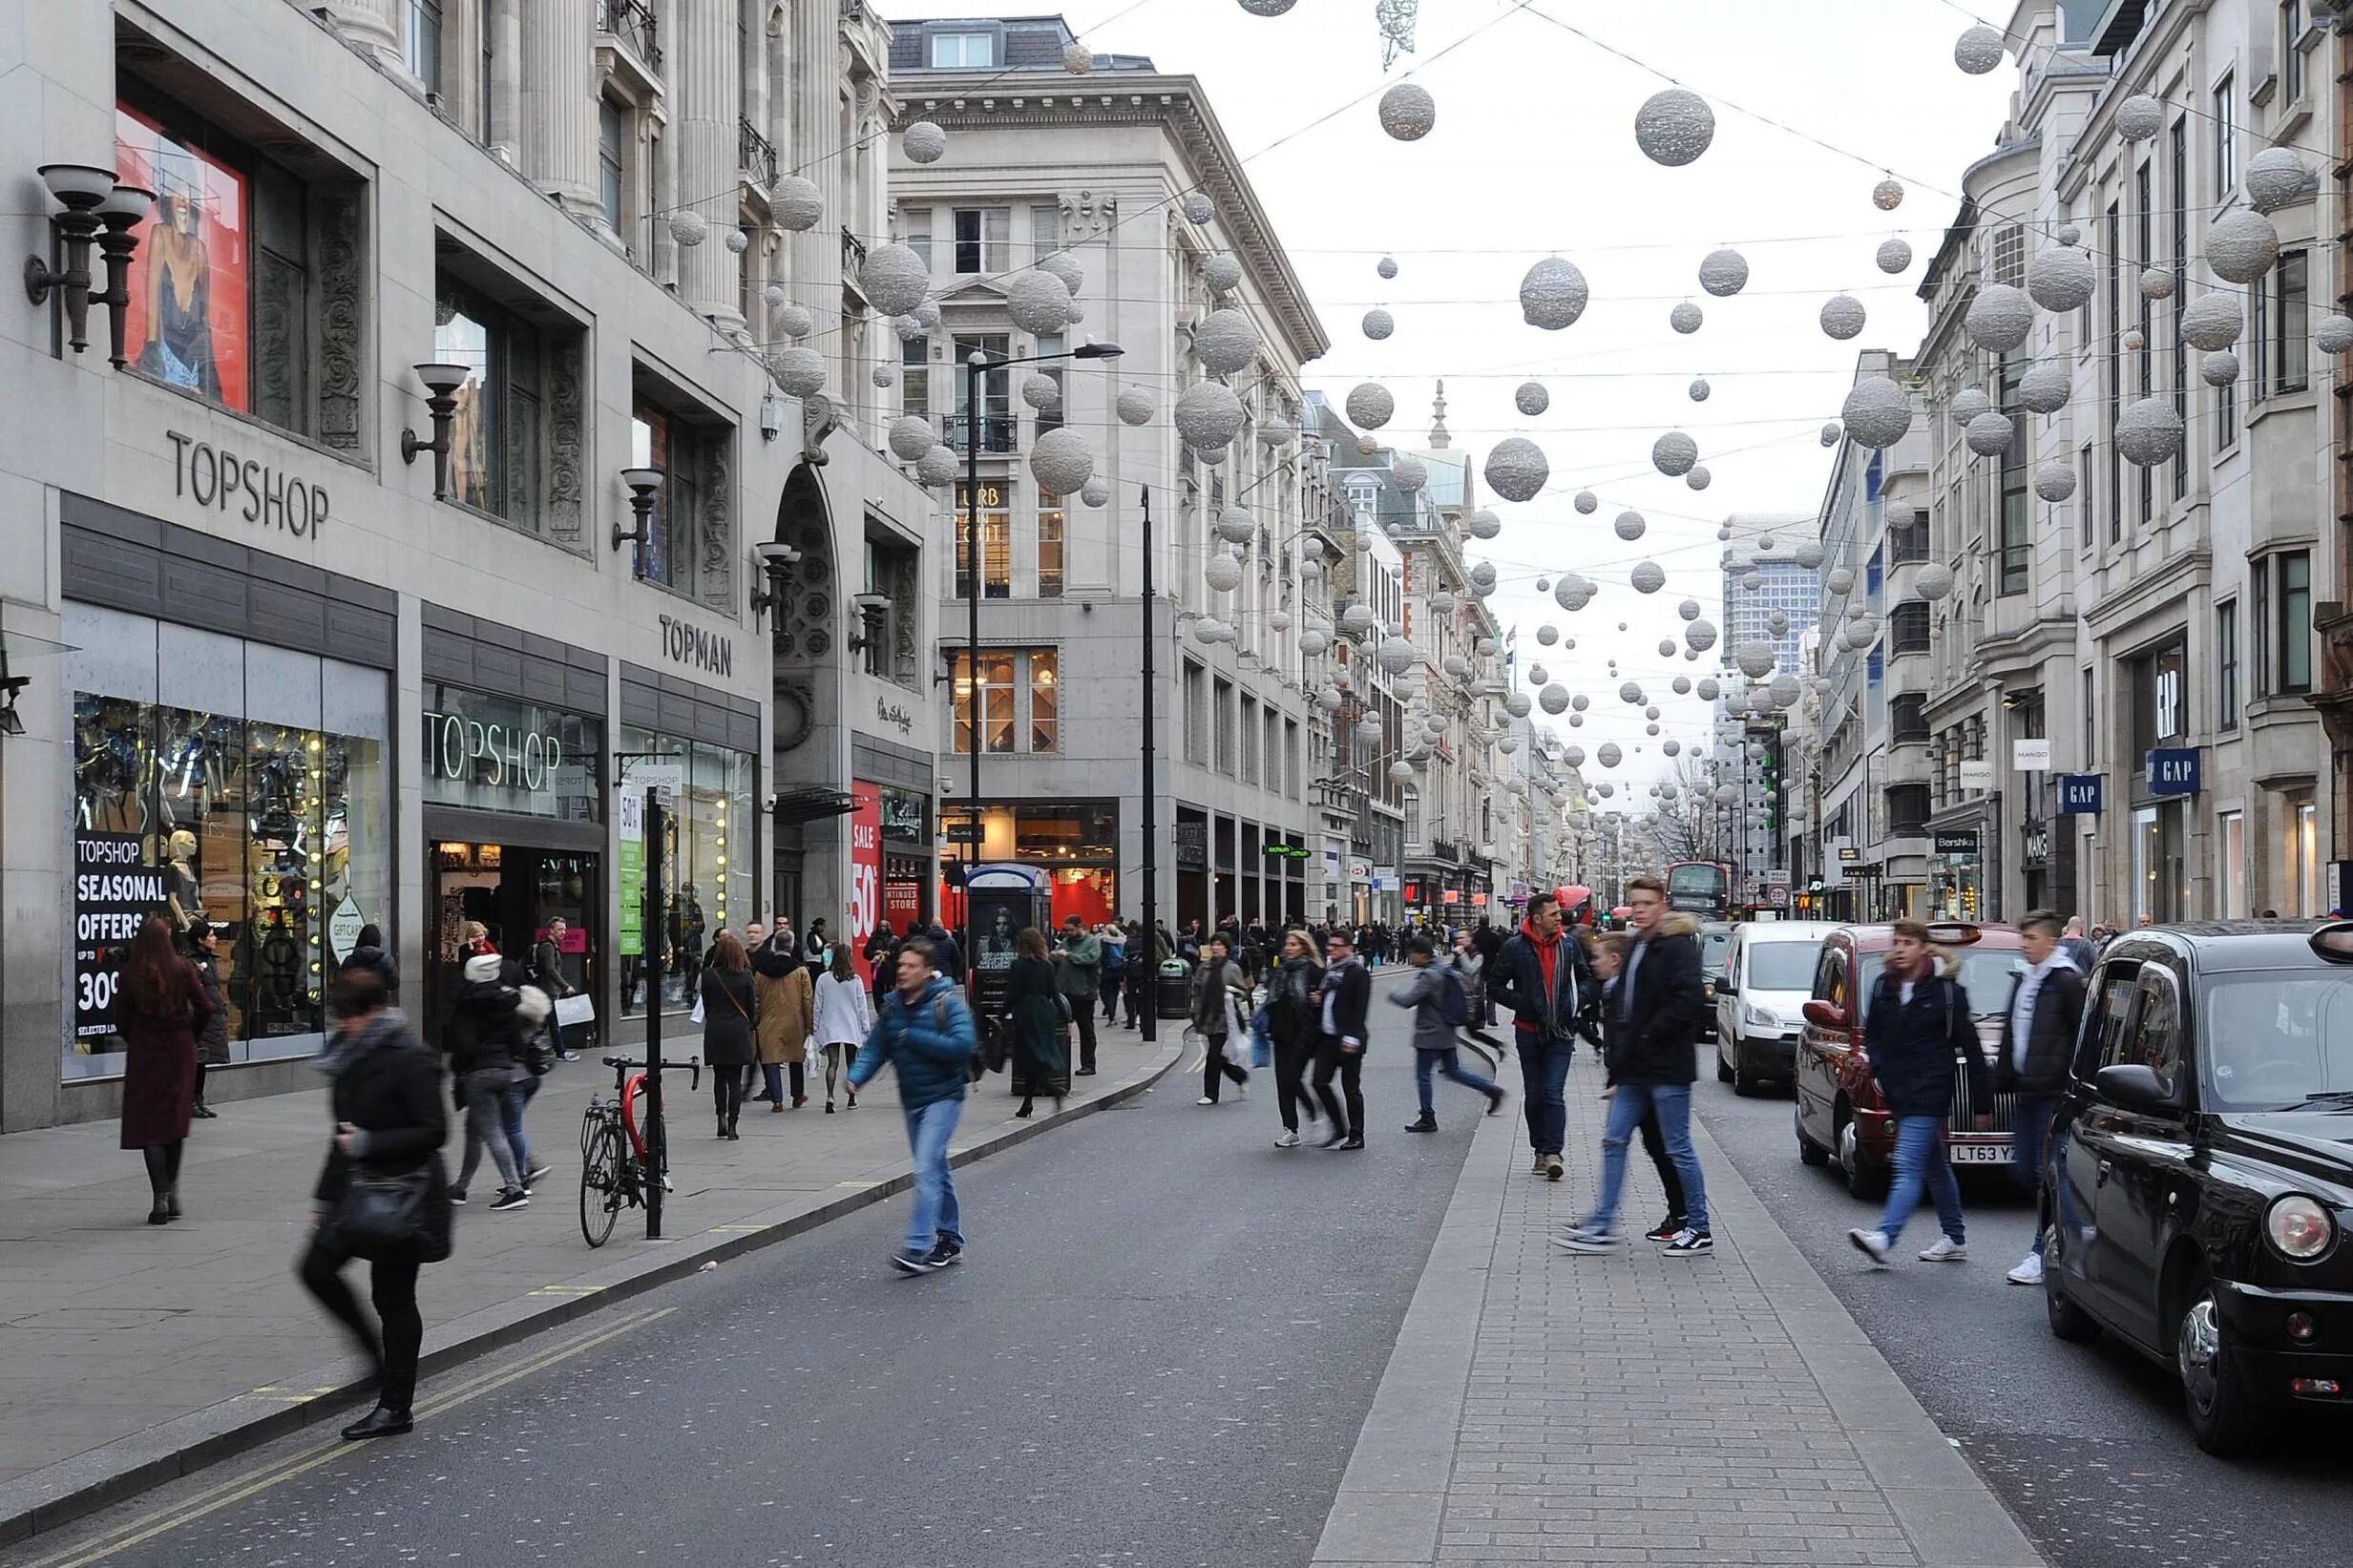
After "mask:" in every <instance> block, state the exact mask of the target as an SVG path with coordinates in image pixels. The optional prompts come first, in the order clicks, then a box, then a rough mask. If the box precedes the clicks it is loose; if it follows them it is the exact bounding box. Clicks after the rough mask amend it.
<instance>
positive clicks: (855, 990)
mask: <svg viewBox="0 0 2353 1568" xmlns="http://www.w3.org/2000/svg"><path fill="white" fill-rule="evenodd" d="M816 1014H817V1031H816V1038H817V1043H818V1045H819V1046H820V1047H821V1048H822V1049H823V1050H824V1052H825V1114H826V1115H828V1116H831V1115H832V1114H833V1085H834V1083H835V1082H836V1081H837V1079H838V1077H839V1075H841V1074H842V1073H844V1072H847V1071H848V1070H849V1067H850V1064H851V1062H853V1061H855V1060H857V1059H858V1047H860V1046H862V1045H864V1044H865V1043H866V1036H867V1035H868V1034H870V1033H871V1032H872V1030H873V1027H874V1014H873V1009H872V1008H871V1007H869V1006H868V1005H867V1001H866V988H865V987H864V986H862V985H860V984H859V983H858V961H857V959H856V958H855V957H854V956H853V955H852V954H851V951H850V944H849V943H847V942H838V943H835V944H834V947H833V967H832V968H831V969H830V970H828V971H826V972H825V973H823V974H821V975H819V976H818V977H817V988H816ZM845 1087H846V1088H848V1090H849V1092H850V1108H851V1110H853V1111H854V1110H856V1109H857V1108H858V1090H857V1086H856V1085H855V1084H849V1085H845Z"/></svg>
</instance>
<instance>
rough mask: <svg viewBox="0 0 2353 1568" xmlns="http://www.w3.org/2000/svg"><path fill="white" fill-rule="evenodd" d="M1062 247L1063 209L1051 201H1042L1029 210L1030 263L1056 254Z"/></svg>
mask: <svg viewBox="0 0 2353 1568" xmlns="http://www.w3.org/2000/svg"><path fill="white" fill-rule="evenodd" d="M1061 248H1062V209H1061V208H1060V207H1058V206H1055V205H1053V204H1052V203H1051V202H1040V203H1039V204H1038V205H1036V206H1033V207H1032V208H1030V210H1029V259H1030V265H1032V266H1036V265H1037V264H1038V263H1039V262H1040V261H1044V260H1046V259H1047V258H1048V257H1050V256H1052V255H1054V253H1055V252H1057V251H1059V250H1061Z"/></svg>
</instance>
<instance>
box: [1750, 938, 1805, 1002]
mask: <svg viewBox="0 0 2353 1568" xmlns="http://www.w3.org/2000/svg"><path fill="white" fill-rule="evenodd" d="M1821 955H1822V945H1821V943H1819V942H1752V943H1750V944H1749V955H1748V958H1747V960H1746V961H1745V963H1744V964H1743V966H1742V968H1743V972H1742V974H1741V976H1740V987H1741V989H1742V990H1743V991H1811V990H1812V989H1814V961H1815V960H1816V959H1817V958H1819V957H1820V956H1821Z"/></svg>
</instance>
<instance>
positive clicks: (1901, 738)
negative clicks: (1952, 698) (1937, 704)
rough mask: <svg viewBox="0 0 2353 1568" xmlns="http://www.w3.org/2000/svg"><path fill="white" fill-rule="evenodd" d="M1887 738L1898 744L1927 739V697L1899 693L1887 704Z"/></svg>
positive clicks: (1919, 693) (1924, 695)
mask: <svg viewBox="0 0 2353 1568" xmlns="http://www.w3.org/2000/svg"><path fill="white" fill-rule="evenodd" d="M1887 727H1888V734H1889V738H1890V739H1891V740H1893V741H1895V742H1897V743H1898V744H1902V743H1903V742H1910V741H1925V740H1927V739H1928V695H1927V693H1925V692H1901V693H1899V694H1897V696H1896V697H1895V698H1894V699H1893V700H1891V701H1889V703H1888V704H1887Z"/></svg>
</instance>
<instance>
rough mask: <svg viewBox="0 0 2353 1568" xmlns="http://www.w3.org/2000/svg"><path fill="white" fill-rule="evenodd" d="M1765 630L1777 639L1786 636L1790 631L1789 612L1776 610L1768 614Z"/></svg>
mask: <svg viewBox="0 0 2353 1568" xmlns="http://www.w3.org/2000/svg"><path fill="white" fill-rule="evenodd" d="M1765 630H1766V631H1768V632H1770V633H1772V634H1773V635H1774V636H1775V637H1780V636H1783V635H1784V634H1786V633H1787V632H1788V631H1789V614H1788V612H1786V611H1782V610H1775V611H1773V612H1771V613H1770V614H1768V615H1767V616H1766V617H1765Z"/></svg>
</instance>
